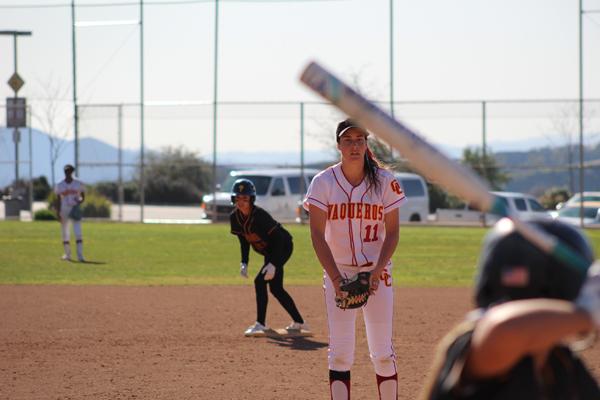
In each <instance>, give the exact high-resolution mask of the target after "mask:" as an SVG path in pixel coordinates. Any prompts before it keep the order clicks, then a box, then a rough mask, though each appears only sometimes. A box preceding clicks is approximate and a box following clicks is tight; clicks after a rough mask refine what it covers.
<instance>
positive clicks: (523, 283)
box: [422, 219, 600, 400]
mask: <svg viewBox="0 0 600 400" xmlns="http://www.w3.org/2000/svg"><path fill="white" fill-rule="evenodd" d="M535 224H536V225H537V226H538V227H539V228H541V229H543V230H544V231H546V232H547V233H549V234H550V235H552V236H554V237H555V238H557V239H558V240H561V241H562V242H563V243H565V244H567V245H569V246H570V247H571V248H573V250H575V251H577V252H578V253H579V254H580V255H581V256H582V257H584V258H585V259H586V260H588V261H589V262H592V261H593V260H594V255H593V252H592V248H591V247H590V244H589V243H588V241H587V239H586V238H585V237H584V236H583V235H582V234H581V233H580V232H579V231H578V230H577V229H576V228H574V227H571V226H569V225H566V224H563V223H561V222H558V221H556V220H554V221H536V222H535ZM599 269H600V264H595V267H592V268H590V271H589V273H588V278H587V280H586V272H585V271H581V270H578V269H577V268H574V267H571V266H567V265H565V264H563V263H561V262H560V261H557V260H556V259H554V258H553V257H552V256H550V255H548V254H545V253H543V252H542V251H541V250H539V249H538V248H537V247H534V246H533V245H531V244H530V243H529V242H527V240H526V239H524V238H523V237H522V236H521V234H520V233H518V232H517V231H516V230H515V227H514V224H513V223H512V221H510V220H509V219H502V220H500V221H499V222H498V223H497V224H496V225H495V226H494V228H493V229H492V230H491V231H490V233H489V234H488V236H487V237H486V240H485V243H484V246H483V250H482V252H481V256H480V260H479V271H478V277H477V281H476V285H475V302H476V305H477V307H478V308H477V309H476V310H475V311H473V312H471V313H470V314H468V315H467V318H466V319H465V321H464V322H462V323H461V324H459V325H458V326H457V327H456V328H454V329H453V330H452V331H451V332H450V333H449V334H448V335H447V336H446V338H444V339H443V340H442V341H441V342H440V345H439V349H438V351H437V353H436V358H435V361H434V365H433V367H432V369H431V371H432V375H431V377H430V379H429V381H428V382H427V384H426V385H425V387H424V391H423V393H422V399H428V400H459V399H464V400H467V399H469V400H478V399H482V400H483V399H485V400H504V399H506V400H508V399H510V400H518V399H527V400H542V399H543V400H554V399H556V400H558V399H570V400H592V399H600V389H599V388H598V384H597V383H596V381H595V380H594V378H593V377H592V375H591V374H590V372H589V371H588V370H587V368H586V367H585V365H584V364H583V362H582V361H581V359H580V358H579V357H578V356H577V354H576V353H575V352H574V351H573V350H572V349H571V348H570V347H569V345H568V343H569V341H570V342H571V343H574V341H573V340H574V338H575V337H576V336H577V335H582V334H584V335H585V334H590V333H591V334H592V335H593V334H594V320H595V321H596V325H597V326H600V271H599ZM584 282H585V283H584ZM582 285H583V289H581V288H582ZM590 312H591V313H590Z"/></svg>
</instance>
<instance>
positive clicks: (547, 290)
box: [475, 218, 594, 308]
mask: <svg viewBox="0 0 600 400" xmlns="http://www.w3.org/2000/svg"><path fill="white" fill-rule="evenodd" d="M532 223H533V224H534V225H535V226H536V227H538V228H541V229H543V230H544V231H545V232H547V233H549V234H550V235H552V236H554V237H556V238H557V239H558V240H560V241H561V242H563V243H565V244H566V245H568V246H570V247H571V248H572V249H573V250H574V251H576V252H578V253H579V254H580V255H581V256H582V257H584V258H585V259H587V260H589V261H590V264H591V263H592V261H593V260H594V253H593V250H592V247H591V246H590V244H589V242H588V240H587V239H586V237H585V236H584V235H583V234H582V233H581V232H580V231H579V230H578V229H577V228H575V227H573V226H570V225H566V224H564V223H562V222H559V221H556V220H536V221H533V222H532ZM585 277H586V273H585V272H584V271H581V270H579V269H577V268H575V267H572V266H568V265H565V264H563V263H562V262H560V261H558V260H557V259H556V258H554V257H552V256H551V255H549V254H546V253H544V252H542V251H541V250H540V249H539V248H537V247H535V246H534V245H532V244H531V243H529V241H527V240H526V239H525V238H523V236H521V234H520V233H518V232H517V231H515V227H514V224H513V223H512V221H510V220H509V219H507V218H504V219H501V220H500V221H499V222H498V223H497V224H496V225H495V226H494V228H493V229H492V230H491V232H490V233H488V235H487V237H486V239H485V242H484V245H483V249H482V252H481V255H480V259H479V272H478V276H477V280H476V283H475V291H476V292H475V302H476V303H477V306H478V307H484V308H485V307H489V306H491V305H493V304H498V303H501V302H504V301H509V300H519V299H530V298H537V297H543V298H554V299H563V300H573V299H574V298H575V297H577V294H578V293H579V289H580V288H581V285H582V284H583V281H584V280H585Z"/></svg>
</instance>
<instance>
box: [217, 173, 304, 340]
mask: <svg viewBox="0 0 600 400" xmlns="http://www.w3.org/2000/svg"><path fill="white" fill-rule="evenodd" d="M255 200H256V189H255V187H254V184H253V183H252V182H251V181H250V180H248V179H238V180H237V181H235V182H234V184H233V187H232V189H231V202H232V203H233V204H234V205H235V209H234V210H233V211H232V213H231V214H230V216H229V219H230V223H231V233H232V234H234V235H236V236H237V237H238V239H239V242H240V250H241V255H242V262H241V264H240V275H241V276H242V277H244V278H248V260H249V253H250V246H252V248H253V249H254V250H255V251H256V252H257V253H259V254H261V255H263V256H264V261H263V266H262V267H261V268H260V270H259V272H258V274H257V275H256V277H255V278H254V290H255V292H256V322H255V324H254V325H252V326H250V327H249V328H248V329H246V331H245V332H244V335H245V336H263V335H264V334H265V330H267V329H268V328H267V325H266V317H267V303H268V300H269V296H268V293H267V286H269V289H270V290H271V294H272V295H273V296H275V298H276V299H277V300H278V301H279V303H280V304H281V305H282V307H283V308H284V309H285V310H286V311H287V313H288V314H289V315H290V317H292V320H293V321H292V323H291V324H290V325H289V326H287V327H286V328H285V329H286V330H288V331H289V332H290V333H293V331H298V332H300V331H305V332H306V331H308V330H309V328H308V325H307V324H306V323H305V322H304V319H303V318H302V316H301V315H300V312H299V311H298V308H297V307H296V304H295V303H294V300H293V299H292V297H291V296H290V295H289V293H288V292H287V291H286V290H285V289H284V288H283V266H284V264H285V263H286V262H287V261H288V260H289V259H290V257H291V255H292V250H293V243H292V236H291V235H290V234H289V232H288V231H287V230H286V229H285V228H284V227H283V226H281V224H280V223H279V222H277V221H275V220H274V219H273V217H271V215H270V214H269V213H268V212H267V211H265V210H264V209H262V208H261V207H258V206H256V205H255V204H254V201H255Z"/></svg>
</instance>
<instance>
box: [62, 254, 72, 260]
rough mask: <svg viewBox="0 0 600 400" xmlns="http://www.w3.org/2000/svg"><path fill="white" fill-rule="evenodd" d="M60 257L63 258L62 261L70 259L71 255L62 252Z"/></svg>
mask: <svg viewBox="0 0 600 400" xmlns="http://www.w3.org/2000/svg"><path fill="white" fill-rule="evenodd" d="M60 259H61V260H63V261H71V257H69V256H68V255H66V254H63V256H62V257H61V258H60Z"/></svg>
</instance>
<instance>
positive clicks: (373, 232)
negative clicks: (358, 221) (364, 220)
mask: <svg viewBox="0 0 600 400" xmlns="http://www.w3.org/2000/svg"><path fill="white" fill-rule="evenodd" d="M378 228H379V225H377V224H375V225H367V226H366V227H365V230H366V232H365V240H364V241H365V242H376V241H378V240H379V237H378V236H377V229H378Z"/></svg>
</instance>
